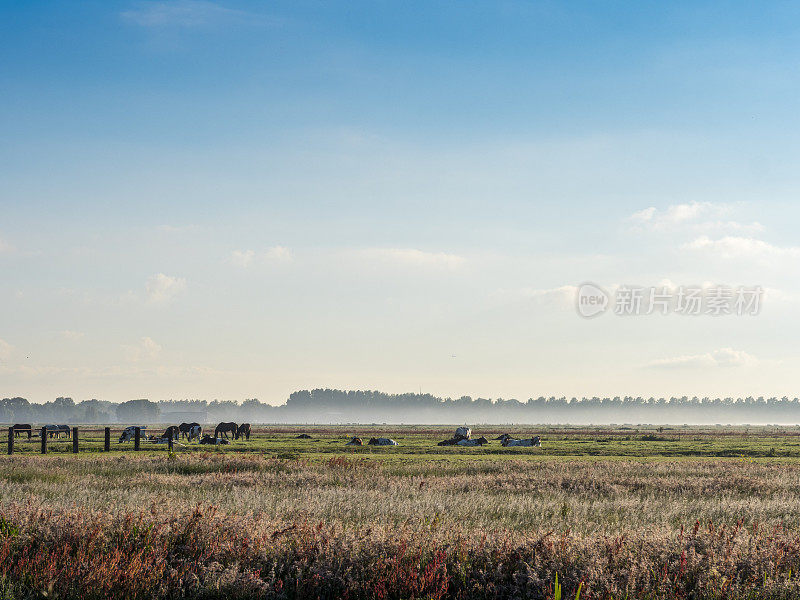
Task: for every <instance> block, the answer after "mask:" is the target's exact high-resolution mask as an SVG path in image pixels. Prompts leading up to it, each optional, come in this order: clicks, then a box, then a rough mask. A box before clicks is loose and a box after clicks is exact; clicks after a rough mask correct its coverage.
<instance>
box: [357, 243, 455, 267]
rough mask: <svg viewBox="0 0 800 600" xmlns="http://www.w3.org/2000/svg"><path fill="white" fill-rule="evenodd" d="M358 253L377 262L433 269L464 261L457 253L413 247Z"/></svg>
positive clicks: (378, 249) (373, 249) (379, 249)
mask: <svg viewBox="0 0 800 600" xmlns="http://www.w3.org/2000/svg"><path fill="white" fill-rule="evenodd" d="M358 254H359V255H360V256H362V257H364V258H367V259H369V260H373V261H378V262H385V263H393V264H396V265H402V266H410V267H422V268H435V269H454V268H458V267H460V266H462V265H463V264H464V262H465V261H464V257H463V256H460V255H458V254H448V253H445V252H425V251H423V250H417V249H415V248H367V249H364V250H360V251H358Z"/></svg>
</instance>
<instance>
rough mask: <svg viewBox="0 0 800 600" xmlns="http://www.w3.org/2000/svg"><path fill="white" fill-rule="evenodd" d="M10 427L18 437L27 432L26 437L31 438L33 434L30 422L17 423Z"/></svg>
mask: <svg viewBox="0 0 800 600" xmlns="http://www.w3.org/2000/svg"><path fill="white" fill-rule="evenodd" d="M11 429H12V430H13V431H14V437H19V436H21V435H22V434H24V433H27V434H28V439H31V436H32V435H33V428H32V427H31V426H30V423H17V424H16V425H14V426H12V427H11Z"/></svg>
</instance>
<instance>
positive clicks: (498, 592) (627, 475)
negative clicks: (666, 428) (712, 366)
mask: <svg viewBox="0 0 800 600" xmlns="http://www.w3.org/2000/svg"><path fill="white" fill-rule="evenodd" d="M0 476H2V479H0V596H2V597H4V598H32V597H41V596H42V595H46V596H48V597H61V598H153V597H155V598H173V597H188V598H214V597H220V598H222V597H226V598H228V597H233V598H245V597H263V598H340V597H341V598H387V599H388V598H398V599H399V598H548V599H551V598H555V597H556V596H557V594H559V593H560V594H563V597H564V598H574V597H576V596H577V595H579V597H580V598H581V599H584V600H585V599H593V598H594V599H598V598H612V597H613V598H616V599H622V598H626V597H628V598H653V599H660V598H698V599H702V598H720V599H721V598H791V597H797V596H800V582H799V580H798V578H797V576H796V574H797V573H798V572H800V536H799V535H798V534H799V532H798V525H799V524H800V503H798V502H797V501H796V498H797V497H798V496H799V495H800V467H797V466H795V465H786V464H785V465H776V464H766V463H753V462H745V461H702V462H699V461H698V462H692V461H676V462H625V461H608V462H587V461H536V462H510V461H508V460H503V461H496V462H492V461H486V460H482V461H480V463H477V462H476V463H472V462H468V461H464V462H459V463H441V462H437V463H434V462H427V461H418V462H414V463H407V464H402V465H396V464H393V465H384V464H382V463H380V462H379V461H369V460H364V459H361V458H358V457H354V458H343V457H337V458H333V459H330V460H324V461H319V462H307V461H299V460H279V459H268V458H263V457H258V456H243V455H235V456H230V455H229V456H226V455H220V454H216V453H213V454H209V455H207V456H205V455H192V456H188V457H187V456H184V457H180V456H179V457H178V458H176V459H174V460H168V459H167V458H166V457H160V458H159V457H132V456H126V457H121V458H101V459H99V460H98V459H97V458H93V459H92V460H89V459H82V458H74V457H45V458H39V457H14V458H13V459H11V460H8V459H3V460H0ZM556 577H557V578H558V579H556ZM556 581H557V585H555V584H556ZM562 588H563V589H562Z"/></svg>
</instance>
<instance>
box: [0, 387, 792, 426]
mask: <svg viewBox="0 0 800 600" xmlns="http://www.w3.org/2000/svg"><path fill="white" fill-rule="evenodd" d="M230 420H235V421H238V422H251V423H275V424H281V423H293V424H294V423H297V424H301V423H307V424H347V423H359V424H371V423H386V424H433V425H435V424H452V423H481V424H504V423H514V424H575V425H587V424H595V425H611V424H615V425H624V424H642V423H646V424H664V425H668V424H688V425H715V424H720V425H743V424H748V425H769V424H776V425H777V424H780V425H793V424H797V423H800V399H798V398H791V399H790V398H786V397H784V398H763V397H758V398H753V397H747V398H697V397H694V398H687V397H680V398H674V397H673V398H640V397H622V398H620V397H615V398H597V397H594V398H564V397H561V398H555V397H549V398H545V397H538V398H529V399H528V400H525V401H520V400H516V399H509V400H505V399H502V398H498V399H496V400H490V399H486V398H471V397H469V396H464V397H461V398H456V399H453V398H438V397H435V396H432V395H430V394H413V393H408V394H387V393H383V392H378V391H360V390H359V391H342V390H332V389H315V390H311V391H308V390H303V391H298V392H294V393H293V394H291V395H290V397H289V398H288V400H287V401H286V402H285V403H284V404H282V405H278V406H274V405H271V404H266V403H263V402H260V401H259V400H257V399H248V400H245V401H243V402H241V403H239V402H234V401H219V400H213V401H210V402H209V401H206V400H162V401H158V402H153V401H150V400H146V399H139V400H130V401H128V402H123V403H112V402H107V401H101V400H86V401H82V402H77V403H76V402H75V401H74V400H73V399H72V398H67V397H60V398H57V399H56V400H54V401H52V402H47V403H44V404H35V403H30V402H28V401H27V400H26V399H24V398H4V399H3V400H1V401H0V422H8V423H12V422H24V421H33V422H37V423H42V422H45V421H47V422H63V423H178V422H182V421H187V422H188V421H197V422H201V423H210V422H216V421H230Z"/></svg>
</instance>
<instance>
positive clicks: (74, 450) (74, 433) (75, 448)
mask: <svg viewBox="0 0 800 600" xmlns="http://www.w3.org/2000/svg"><path fill="white" fill-rule="evenodd" d="M72 453H73V454H77V453H78V428H77V427H73V428H72Z"/></svg>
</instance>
